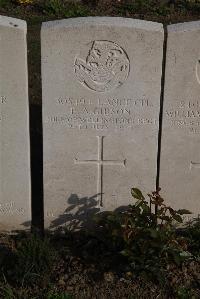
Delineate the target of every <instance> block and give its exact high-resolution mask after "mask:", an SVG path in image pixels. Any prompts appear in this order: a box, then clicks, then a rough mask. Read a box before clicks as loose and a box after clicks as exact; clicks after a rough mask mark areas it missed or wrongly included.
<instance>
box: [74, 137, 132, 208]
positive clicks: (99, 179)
mask: <svg viewBox="0 0 200 299" xmlns="http://www.w3.org/2000/svg"><path fill="white" fill-rule="evenodd" d="M97 138H98V159H97V160H78V159H77V158H75V160H74V163H75V164H96V165H97V166H98V176H97V198H98V204H99V207H103V166H106V165H107V166H111V165H113V166H123V167H125V166H126V160H123V161H120V160H104V158H103V141H104V138H105V137H104V136H97Z"/></svg>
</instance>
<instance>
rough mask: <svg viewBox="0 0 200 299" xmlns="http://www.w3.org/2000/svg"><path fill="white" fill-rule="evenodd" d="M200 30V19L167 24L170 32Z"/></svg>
mask: <svg viewBox="0 0 200 299" xmlns="http://www.w3.org/2000/svg"><path fill="white" fill-rule="evenodd" d="M193 30H200V21H193V22H184V23H178V24H172V25H168V26H167V31H168V32H169V33H170V32H184V31H193Z"/></svg>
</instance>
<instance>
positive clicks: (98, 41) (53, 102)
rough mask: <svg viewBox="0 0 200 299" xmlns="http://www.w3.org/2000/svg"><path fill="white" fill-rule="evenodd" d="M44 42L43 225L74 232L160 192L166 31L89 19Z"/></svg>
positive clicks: (53, 26) (49, 32) (65, 23)
mask: <svg viewBox="0 0 200 299" xmlns="http://www.w3.org/2000/svg"><path fill="white" fill-rule="evenodd" d="M41 37H42V78H43V122H44V123H43V129H44V207H45V225H46V227H48V226H50V227H52V228H53V227H56V226H58V225H61V224H67V223H68V221H71V226H73V225H74V226H73V228H74V227H75V225H76V224H80V223H82V226H84V225H86V224H87V219H90V218H91V217H92V215H93V214H94V213H96V212H97V211H99V210H110V209H116V208H117V207H120V206H123V205H127V204H129V203H130V202H132V198H131V195H130V190H131V187H133V186H135V187H139V188H141V189H142V190H143V191H144V192H149V191H150V190H152V189H154V188H155V182H156V160H157V135H158V118H159V106H160V105H159V103H160V89H161V71H162V50H163V28H162V25H161V24H158V23H153V22H146V21H140V20H132V19H123V18H109V17H102V18H101V17H94V18H93V17H88V18H77V19H68V20H61V21H54V22H47V23H44V24H43V26H42V34H41Z"/></svg>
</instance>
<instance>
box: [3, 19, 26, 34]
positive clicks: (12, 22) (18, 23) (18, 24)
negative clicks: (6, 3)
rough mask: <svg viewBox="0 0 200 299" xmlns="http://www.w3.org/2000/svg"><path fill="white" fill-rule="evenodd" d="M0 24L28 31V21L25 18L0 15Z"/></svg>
mask: <svg viewBox="0 0 200 299" xmlns="http://www.w3.org/2000/svg"><path fill="white" fill-rule="evenodd" d="M0 26H5V27H10V28H15V29H20V30H24V31H25V32H27V23H26V21H24V20H21V19H16V18H11V17H7V16H2V15H0Z"/></svg>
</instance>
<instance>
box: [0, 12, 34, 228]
mask: <svg viewBox="0 0 200 299" xmlns="http://www.w3.org/2000/svg"><path fill="white" fill-rule="evenodd" d="M26 30H27V29H26V22H24V21H22V20H17V19H13V18H8V17H4V16H0V70H1V71H0V76H1V79H0V230H1V231H2V230H3V231H4V230H5V231H10V230H17V229H25V228H26V227H27V226H28V225H30V220H31V203H30V190H31V188H30V159H29V155H30V154H29V152H30V151H29V117H28V111H29V109H28V83H27V77H28V76H27V48H26Z"/></svg>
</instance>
